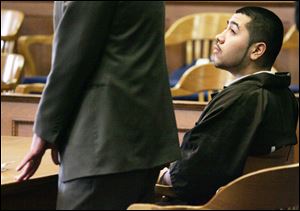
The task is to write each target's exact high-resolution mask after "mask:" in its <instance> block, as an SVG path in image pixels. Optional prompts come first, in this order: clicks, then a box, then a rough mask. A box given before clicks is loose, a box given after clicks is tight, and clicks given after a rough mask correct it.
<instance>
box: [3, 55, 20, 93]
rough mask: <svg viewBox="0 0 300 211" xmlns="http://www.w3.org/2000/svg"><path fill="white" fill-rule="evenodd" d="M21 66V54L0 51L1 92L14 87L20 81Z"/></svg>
mask: <svg viewBox="0 0 300 211" xmlns="http://www.w3.org/2000/svg"><path fill="white" fill-rule="evenodd" d="M23 67H24V57H23V56H22V55H19V54H7V53H1V92H2V91H9V90H14V89H15V87H16V86H17V84H18V83H19V82H20V78H21V75H22V71H23Z"/></svg>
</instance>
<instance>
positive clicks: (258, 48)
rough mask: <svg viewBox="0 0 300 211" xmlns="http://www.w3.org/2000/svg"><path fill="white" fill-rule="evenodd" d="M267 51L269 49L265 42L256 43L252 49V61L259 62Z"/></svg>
mask: <svg viewBox="0 0 300 211" xmlns="http://www.w3.org/2000/svg"><path fill="white" fill-rule="evenodd" d="M266 49H267V46H266V43H264V42H258V43H254V44H253V46H252V48H251V54H250V59H251V60H257V59H258V58H260V57H261V56H262V55H263V54H264V53H265V51H266Z"/></svg>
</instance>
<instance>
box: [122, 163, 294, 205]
mask: <svg viewBox="0 0 300 211" xmlns="http://www.w3.org/2000/svg"><path fill="white" fill-rule="evenodd" d="M207 209H212V210H277V209H278V210H279V209H295V210H298V209H299V163H295V164H290V165H283V166H278V167H271V168H266V169H262V170H258V171H255V172H252V173H249V174H246V175H243V176H241V177H239V178H237V179H236V180H234V181H232V182H230V183H228V184H227V185H226V186H223V187H222V188H220V189H219V190H218V191H217V192H216V194H215V196H214V197H213V198H212V199H211V200H209V201H208V202H207V203H206V204H205V205H202V206H188V205H177V206H176V205H174V206H173V205H172V206H158V205H154V204H132V205H130V206H129V207H128V210H207Z"/></svg>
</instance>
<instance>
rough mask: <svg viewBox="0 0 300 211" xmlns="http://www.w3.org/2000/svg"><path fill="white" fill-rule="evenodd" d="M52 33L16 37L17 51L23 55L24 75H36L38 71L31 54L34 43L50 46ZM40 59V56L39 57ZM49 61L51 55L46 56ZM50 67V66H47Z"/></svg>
mask: <svg viewBox="0 0 300 211" xmlns="http://www.w3.org/2000/svg"><path fill="white" fill-rule="evenodd" d="M52 41H53V35H27V36H20V37H19V39H18V52H19V53H20V54H22V55H24V58H25V63H26V64H25V65H26V67H25V68H26V74H25V75H26V76H37V75H39V71H38V69H37V67H36V66H37V65H36V63H37V62H36V60H35V59H34V58H35V57H34V55H33V52H32V50H33V47H34V45H42V47H44V48H46V47H47V48H51V47H52ZM39 59H41V58H39ZM47 60H48V61H51V57H49V58H47ZM49 68H50V67H49Z"/></svg>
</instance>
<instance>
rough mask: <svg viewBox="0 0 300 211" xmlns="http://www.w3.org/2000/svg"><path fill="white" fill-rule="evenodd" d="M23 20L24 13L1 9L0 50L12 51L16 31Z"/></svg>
mask: <svg viewBox="0 0 300 211" xmlns="http://www.w3.org/2000/svg"><path fill="white" fill-rule="evenodd" d="M23 20H24V13H23V12H21V11H17V10H6V9H1V52H2V53H4V52H5V53H13V50H14V46H15V41H16V40H17V36H18V32H19V30H20V28H21V25H22V23H23Z"/></svg>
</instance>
